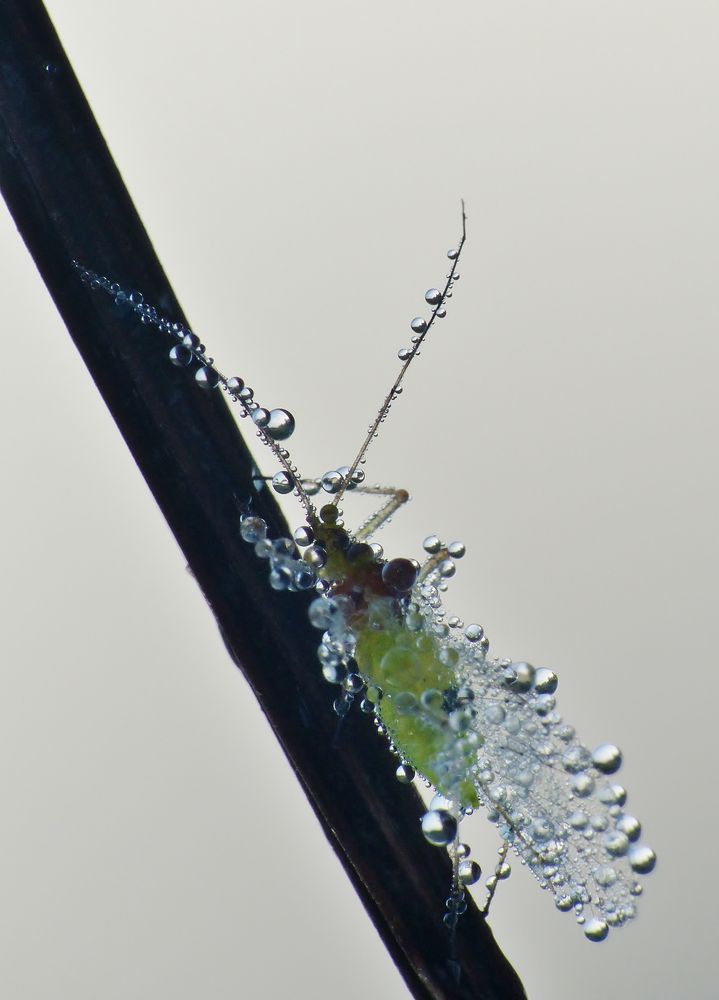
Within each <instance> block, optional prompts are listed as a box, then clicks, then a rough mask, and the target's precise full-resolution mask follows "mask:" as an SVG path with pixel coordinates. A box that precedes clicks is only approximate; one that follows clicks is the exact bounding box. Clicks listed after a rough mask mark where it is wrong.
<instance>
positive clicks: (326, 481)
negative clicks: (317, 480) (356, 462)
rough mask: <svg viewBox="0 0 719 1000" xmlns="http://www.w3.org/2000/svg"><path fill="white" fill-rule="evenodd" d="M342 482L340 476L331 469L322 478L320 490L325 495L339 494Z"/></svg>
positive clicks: (336, 471)
mask: <svg viewBox="0 0 719 1000" xmlns="http://www.w3.org/2000/svg"><path fill="white" fill-rule="evenodd" d="M343 482H344V479H343V477H342V474H341V473H340V472H339V471H338V470H337V469H331V470H330V471H329V472H325V474H324V476H322V480H321V483H322V489H323V490H324V491H325V493H339V491H340V490H341V489H342V484H343Z"/></svg>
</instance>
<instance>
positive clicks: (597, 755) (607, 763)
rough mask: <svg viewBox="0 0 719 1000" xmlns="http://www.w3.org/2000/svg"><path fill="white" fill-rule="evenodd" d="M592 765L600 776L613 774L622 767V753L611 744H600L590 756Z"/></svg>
mask: <svg viewBox="0 0 719 1000" xmlns="http://www.w3.org/2000/svg"><path fill="white" fill-rule="evenodd" d="M592 763H593V764H594V766H595V767H596V769H597V770H598V771H601V772H602V774H614V772H615V771H618V770H619V768H620V767H621V765H622V752H621V750H620V749H619V747H615V746H614V744H613V743H600V744H599V746H598V747H596V748H595V750H594V752H593V754H592Z"/></svg>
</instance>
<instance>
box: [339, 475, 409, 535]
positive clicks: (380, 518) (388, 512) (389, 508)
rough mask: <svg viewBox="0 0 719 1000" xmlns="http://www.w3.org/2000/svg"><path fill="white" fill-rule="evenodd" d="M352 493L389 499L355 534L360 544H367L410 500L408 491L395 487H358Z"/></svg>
mask: <svg viewBox="0 0 719 1000" xmlns="http://www.w3.org/2000/svg"><path fill="white" fill-rule="evenodd" d="M352 492H353V493H365V494H368V495H370V496H380V497H387V499H386V500H385V502H384V503H383V504H382V506H381V507H380V508H379V509H378V510H376V511H375V512H374V514H372V515H370V517H368V518H367V520H366V521H364V522H363V523H362V524H361V525H360V526H359V528H358V529H357V531H356V532H355V533H354V537H355V538H356V539H357V541H358V542H366V541H367V540H368V539H369V538H371V537H372V535H374V533H375V531H378V530H379V528H381V527H382V525H383V524H384V523H385V521H388V520H389V518H390V517H392V515H393V514H394V513H395V512H396V511H398V510H399V508H400V507H402V506H403V505H404V504H406V503H407V501H408V500H409V493H408V492H407V490H399V489H397V488H396V487H394V486H356V487H355V488H354V489H353V490H352Z"/></svg>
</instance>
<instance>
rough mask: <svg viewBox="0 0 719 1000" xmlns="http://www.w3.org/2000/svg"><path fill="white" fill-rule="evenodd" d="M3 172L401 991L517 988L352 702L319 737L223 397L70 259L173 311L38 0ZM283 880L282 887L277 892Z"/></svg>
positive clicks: (10, 15)
mask: <svg viewBox="0 0 719 1000" xmlns="http://www.w3.org/2000/svg"><path fill="white" fill-rule="evenodd" d="M118 86H122V81H121V80H119V81H118ZM168 166H169V165H168ZM0 186H1V187H2V191H3V195H4V197H5V200H6V202H7V204H8V206H9V208H10V211H11V212H12V214H13V216H14V218H15V222H16V224H17V227H18V229H19V231H20V234H21V235H22V238H23V239H24V241H25V243H26V245H27V247H28V249H29V251H30V253H31V254H32V256H33V258H34V260H35V263H36V265H37V267H38V270H39V272H40V274H41V275H42V277H43V279H44V281H45V283H46V285H47V287H48V289H49V291H50V294H51V295H52V297H53V299H54V300H55V302H56V304H57V307H58V309H59V311H60V313H61V314H62V317H63V319H64V321H65V324H66V325H67V328H68V330H69V332H70V334H71V336H72V338H73V340H74V342H75V344H76V345H77V348H78V350H79V351H80V354H81V355H82V357H83V360H84V362H85V364H86V365H87V368H88V370H89V372H90V374H91V375H92V378H93V379H94V381H95V384H96V385H97V388H98V390H99V392H100V394H101V395H102V397H103V399H104V401H105V403H106V405H107V406H108V408H109V409H110V411H111V413H112V415H113V417H114V419H115V421H116V423H117V426H118V428H119V430H120V432H121V433H122V435H123V437H124V438H125V440H126V442H127V445H128V447H129V448H130V450H131V452H132V454H133V456H134V458H135V460H136V462H137V464H138V466H139V468H140V470H141V472H142V474H143V476H144V477H145V480H146V481H147V484H148V486H149V487H150V489H151V491H152V493H153V495H154V497H155V499H156V501H157V503H158V504H159V506H160V508H161V509H162V511H163V514H164V516H165V517H166V519H167V521H168V524H169V525H170V527H171V529H172V531H173V532H174V535H175V537H176V539H177V541H178V543H179V545H180V546H181V548H182V551H183V553H184V555H185V558H186V559H187V562H188V564H189V566H190V568H191V570H192V572H193V573H194V576H195V578H196V580H197V582H198V584H199V586H200V588H201V590H202V592H203V594H204V596H205V598H206V599H207V602H208V604H209V606H210V608H211V609H212V612H213V614H214V615H215V617H216V620H217V623H218V626H219V628H220V630H221V632H222V635H223V638H224V641H225V643H226V645H227V648H228V650H229V651H230V653H231V655H232V657H233V659H234V661H235V663H236V664H237V665H238V667H239V668H240V669H241V670H242V672H243V674H244V675H245V677H246V678H247V680H248V682H249V683H250V685H251V687H252V689H253V691H254V693H255V695H256V697H257V699H258V701H259V702H260V705H261V707H262V709H263V711H264V712H265V714H266V716H267V718H268V720H269V722H270V724H271V726H272V728H273V730H274V732H275V733H276V735H277V738H278V739H279V741H280V743H281V745H282V748H283V750H284V751H285V753H286V755H287V758H288V760H289V762H290V764H291V765H292V767H293V769H294V770H295V773H296V774H297V777H298V778H299V780H300V782H301V784H302V786H303V788H304V790H305V792H306V794H307V797H308V798H309V800H310V802H311V804H312V806H313V808H314V810H315V812H316V815H317V818H318V820H319V822H320V824H321V826H322V829H323V830H324V833H325V835H326V836H327V838H328V840H329V841H330V843H331V845H332V848H333V849H334V851H335V852H336V853H337V855H338V856H339V858H340V860H341V861H342V864H343V865H344V868H345V870H346V871H347V874H348V875H349V878H350V880H351V881H352V883H353V885H354V887H355V889H356V890H357V892H358V893H359V895H360V898H361V899H362V902H363V903H364V905H365V908H366V910H367V912H368V914H369V916H370V918H371V919H372V921H373V923H374V925H375V927H376V928H377V931H378V933H379V934H380V936H381V937H382V940H383V941H384V943H385V945H386V947H387V948H388V950H389V952H390V954H391V955H392V957H393V959H394V961H395V963H396V965H397V967H398V969H399V971H400V973H401V974H402V976H403V977H404V980H405V982H406V984H407V986H408V987H409V989H410V991H411V993H412V994H413V995H414V996H416V997H433V998H434V997H437V998H455V997H473V998H487V1000H500V998H502V1000H511V998H514V997H517V998H519V997H523V996H524V992H523V990H522V987H521V984H520V983H519V980H518V978H517V976H516V974H515V972H514V970H513V969H512V967H511V965H510V964H509V963H508V961H507V960H506V958H505V957H504V955H503V954H502V953H501V951H500V950H499V948H498V947H497V945H496V943H495V941H494V938H493V937H492V934H491V932H490V931H489V929H488V927H487V926H486V924H485V922H484V920H483V918H482V917H481V915H480V914H479V912H478V911H477V909H476V907H475V906H474V905H470V907H469V910H468V912H467V913H466V914H465V915H464V916H463V917H462V919H461V920H460V922H459V926H458V928H457V933H456V943H455V953H454V955H453V958H454V960H455V961H456V963H457V965H458V966H459V970H460V975H459V982H457V977H456V975H455V971H454V962H450V941H449V937H448V934H447V932H446V930H445V928H444V927H443V925H442V922H441V915H442V912H443V906H444V898H445V896H446V894H447V888H448V886H449V880H450V866H449V863H448V860H447V858H446V856H445V855H444V852H442V851H439V850H437V849H435V848H432V847H430V846H428V845H427V844H426V843H425V842H424V841H423V839H422V837H421V834H420V831H419V817H420V815H421V812H422V806H421V803H420V800H419V797H418V796H417V794H416V793H415V792H414V791H413V790H412V789H409V788H406V787H402V786H399V785H398V784H397V782H396V781H395V779H394V766H395V765H394V762H393V759H392V758H391V756H390V755H389V754H388V753H387V750H386V747H385V746H384V745H383V743H382V741H381V740H380V739H379V738H378V737H377V735H376V733H375V731H374V727H373V725H372V723H371V720H370V719H369V718H367V717H365V716H363V715H362V714H360V713H358V712H352V713H351V715H350V716H349V717H348V718H347V719H346V720H345V723H344V728H343V736H342V740H341V741H340V742H339V744H338V745H337V746H336V747H335V748H334V749H333V748H332V742H333V737H334V733H335V727H336V717H335V715H334V713H333V712H332V709H331V700H332V689H331V688H329V686H328V685H327V684H326V683H325V682H324V681H323V680H322V679H321V676H320V672H319V669H318V664H317V660H316V655H315V651H316V645H317V641H318V635H319V633H317V632H316V630H314V629H312V628H311V627H310V625H309V623H308V621H307V603H308V599H305V598H303V597H300V596H299V595H297V594H286V593H285V594H282V593H276V592H274V591H272V590H271V589H270V587H269V586H268V583H267V565H266V563H264V562H262V561H260V560H258V559H257V558H256V557H255V556H254V554H253V551H252V548H251V546H249V545H247V544H245V543H243V542H242V541H241V540H240V538H239V535H238V531H237V523H238V520H237V515H238V504H239V503H240V502H241V501H242V499H243V498H245V497H246V496H248V495H250V494H252V493H253V488H252V477H253V464H252V458H251V456H250V454H249V452H248V451H247V449H246V447H245V445H244V444H243V441H242V438H241V436H240V434H239V431H238V428H237V426H236V424H235V422H234V419H233V417H232V416H231V415H230V413H229V411H228V408H227V406H226V405H225V402H224V399H223V398H222V396H221V395H220V394H212V393H210V394H207V393H202V392H200V391H198V390H197V388H196V387H195V385H194V382H193V379H192V378H191V377H188V375H187V372H182V371H179V370H177V369H174V368H173V367H172V365H170V364H169V363H168V362H167V350H168V346H169V345H168V344H167V343H165V342H164V341H163V339H162V337H161V336H160V335H159V334H158V333H157V332H156V331H154V330H151V329H148V328H145V327H142V326H141V325H138V324H137V323H136V322H134V321H131V320H130V319H129V318H128V317H127V316H123V315H121V313H120V311H119V310H118V309H116V308H115V307H114V306H113V305H112V303H111V301H110V300H109V299H108V298H107V297H106V296H102V295H100V294H99V293H97V294H93V293H92V292H91V291H90V290H89V289H88V288H87V287H86V286H84V285H82V284H81V282H80V281H79V279H78V276H77V274H76V272H75V271H74V269H73V267H72V264H71V261H72V259H73V258H76V259H78V260H80V261H81V262H83V263H84V264H86V265H87V266H89V267H91V268H93V269H94V270H96V271H98V272H100V273H104V274H106V275H109V276H111V277H112V278H113V279H115V280H117V281H119V282H121V283H122V284H123V286H124V287H130V288H138V289H140V290H142V291H143V293H144V294H145V297H146V299H147V300H148V301H150V302H152V303H153V304H154V305H156V306H157V307H158V308H159V309H161V310H162V311H163V312H165V313H167V314H169V315H170V316H172V317H174V318H176V319H177V320H180V321H184V317H183V314H182V311H181V309H180V308H179V305H178V302H177V299H176V298H175V295H174V293H173V291H172V289H171V288H170V285H169V283H168V281H167V279H166V277H165V275H164V273H163V271H162V268H161V266H160V263H159V261H158V259H157V257H156V255H155V253H154V251H153V248H152V245H151V243H150V241H149V239H148V236H147V233H146V232H145V230H144V228H143V225H142V223H141V221H140V219H139V217H138V215H137V212H136V211H135V209H134V207H133V204H132V202H131V200H130V197H129V195H128V193H127V191H126V189H125V187H124V185H123V182H122V179H121V177H120V174H119V172H118V170H117V167H116V166H115V164H114V162H113V159H112V157H111V155H110V153H109V151H108V149H107V147H106V145H105V143H104V140H103V138H102V135H101V134H100V132H99V130H98V127H97V125H96V123H95V120H94V118H93V116H92V113H91V111H90V109H89V107H88V104H87V102H86V100H85V98H84V96H83V93H82V91H81V89H80V87H79V85H78V82H77V80H76V79H75V76H74V74H73V71H72V68H71V66H70V64H69V62H68V60H67V57H66V56H65V54H64V52H63V50H62V47H61V45H60V43H59V41H58V39H57V36H56V34H55V31H54V29H53V27H52V24H51V23H50V20H49V18H48V16H47V13H46V11H45V9H44V7H43V5H42V4H41V3H40V2H38V0H0ZM198 195H199V196H201V192H198ZM28 419H30V418H28ZM16 430H17V429H16ZM254 507H255V509H256V510H257V511H258V513H260V514H261V515H262V516H263V517H264V518H266V519H267V520H268V521H269V523H270V525H271V528H272V531H273V532H275V533H278V534H279V533H285V534H286V533H287V527H286V525H285V524H284V522H283V520H282V517H281V515H280V513H279V511H278V509H277V506H276V504H275V503H274V500H273V498H272V496H271V495H270V493H269V492H267V491H265V492H264V493H263V494H262V495H260V496H259V497H258V498H257V499H256V500H255V502H254ZM138 571H141V567H138ZM38 615H39V617H40V618H41V616H42V609H38ZM198 669H201V666H200V665H199V664H198ZM238 724H240V720H238ZM255 863H256V859H254V858H250V857H242V856H241V855H240V856H238V857H237V859H236V864H237V865H239V866H241V865H243V864H255ZM281 893H282V887H281V886H278V887H277V895H278V905H281V903H280V897H281ZM312 909H313V907H312V901H311V900H308V910H312ZM238 960H240V958H239V956H238Z"/></svg>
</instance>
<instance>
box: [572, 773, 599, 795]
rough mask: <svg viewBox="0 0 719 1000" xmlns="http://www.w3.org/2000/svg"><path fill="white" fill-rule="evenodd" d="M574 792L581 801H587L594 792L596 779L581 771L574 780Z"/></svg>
mask: <svg viewBox="0 0 719 1000" xmlns="http://www.w3.org/2000/svg"><path fill="white" fill-rule="evenodd" d="M572 791H573V793H574V794H575V795H576V796H577V797H578V798H580V799H585V798H587V796H589V795H591V794H592V792H593V791H594V778H592V777H591V775H589V774H587V773H586V772H585V771H580V773H579V774H577V775H575V776H574V778H573V779H572Z"/></svg>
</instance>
